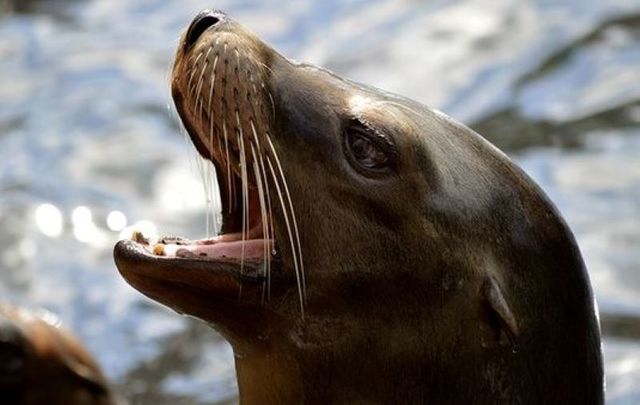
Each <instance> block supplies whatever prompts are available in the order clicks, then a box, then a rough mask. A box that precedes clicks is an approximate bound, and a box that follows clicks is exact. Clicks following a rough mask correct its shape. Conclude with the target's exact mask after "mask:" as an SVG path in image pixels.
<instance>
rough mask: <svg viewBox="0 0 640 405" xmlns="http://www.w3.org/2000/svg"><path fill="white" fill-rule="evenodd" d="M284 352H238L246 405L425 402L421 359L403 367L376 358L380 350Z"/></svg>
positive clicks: (402, 363) (409, 360)
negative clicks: (377, 351) (340, 352)
mask: <svg viewBox="0 0 640 405" xmlns="http://www.w3.org/2000/svg"><path fill="white" fill-rule="evenodd" d="M281 349H282V348H277V349H274V348H270V349H268V350H267V349H260V350H252V351H251V352H244V353H242V352H240V351H238V350H234V352H235V363H236V373H237V378H238V388H239V395H240V403H241V404H243V405H247V404H283V403H296V404H298V403H299V404H302V403H307V404H314V403H338V404H341V403H362V402H368V401H374V402H386V403H419V402H422V399H423V398H424V392H423V388H424V387H425V382H426V379H425V377H426V376H425V373H424V365H423V364H419V363H418V361H419V359H420V357H419V356H417V357H415V358H405V359H403V361H399V360H398V359H395V360H392V359H385V360H383V359H380V358H376V355H375V348H371V350H365V349H364V348H363V350H353V351H350V352H343V353H342V354H338V353H336V352H335V351H333V350H331V349H330V348H329V349H328V348H326V347H318V348H314V349H310V348H308V347H307V348H306V350H301V349H300V348H293V349H291V348H287V349H291V350H281ZM327 349H328V350H327ZM363 353H367V354H366V355H363Z"/></svg>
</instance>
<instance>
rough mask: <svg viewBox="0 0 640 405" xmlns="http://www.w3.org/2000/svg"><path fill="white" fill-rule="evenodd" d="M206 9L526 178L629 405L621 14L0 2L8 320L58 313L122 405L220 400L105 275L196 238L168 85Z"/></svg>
mask: <svg viewBox="0 0 640 405" xmlns="http://www.w3.org/2000/svg"><path fill="white" fill-rule="evenodd" d="M204 8H219V9H223V10H225V11H227V12H229V13H230V14H232V15H233V16H234V17H235V18H236V19H237V20H239V21H240V22H241V23H242V24H244V25H245V26H247V27H249V28H250V29H251V30H253V31H255V32H257V33H258V34H259V35H260V36H261V37H262V38H264V39H265V40H267V41H268V42H270V43H271V44H273V45H274V46H275V47H276V49H278V50H279V51H281V52H282V53H283V54H285V55H287V56H289V57H292V58H294V59H297V60H305V61H309V62H313V63H317V64H320V65H323V66H325V67H328V68H330V69H332V70H335V71H336V72H337V73H339V74H341V75H343V76H347V77H349V78H351V79H354V80H357V81H361V82H365V83H368V84H372V85H375V86H378V87H381V88H384V89H386V90H390V91H393V92H397V93H400V94H403V95H406V96H409V97H412V98H415V99H417V100H419V101H422V102H424V103H426V104H428V105H431V106H434V107H436V108H439V109H441V110H443V111H444V112H446V113H447V114H449V115H451V116H453V117H455V118H456V119H458V120H461V121H463V122H465V123H466V124H468V125H470V126H472V127H473V128H475V129H477V130H478V131H480V132H481V133H482V134H483V135H485V136H486V137H487V138H489V139H490V140H491V141H493V142H494V143H496V144H497V145H498V146H499V147H501V148H502V149H504V150H505V151H506V152H507V153H508V154H509V155H510V156H511V157H512V158H513V159H515V160H516V161H517V162H518V163H519V164H520V165H521V166H523V167H524V169H525V170H526V171H527V172H528V173H529V174H530V175H531V176H532V177H533V178H535V179H536V181H538V182H539V183H540V184H541V186H542V187H543V188H544V189H545V191H546V192H547V193H548V194H549V196H550V197H551V199H552V200H553V201H554V202H555V203H556V204H557V205H558V207H559V209H560V211H561V212H562V213H563V214H564V216H565V218H566V219H567V221H568V222H569V224H570V226H571V227H572V229H573V230H574V232H575V234H576V237H577V239H578V243H579V245H580V248H581V249H582V252H583V255H584V258H585V261H586V263H587V267H588V269H589V272H590V275H591V279H592V282H593V286H594V289H595V292H596V295H597V299H598V303H599V306H600V310H601V320H602V323H603V329H604V336H605V339H604V351H605V359H606V371H607V384H608V388H607V398H608V403H610V404H637V403H640V385H639V384H637V383H638V382H639V381H640V3H639V2H638V1H632V0H588V1H586V0H565V1H560V0H537V1H533V0H530V1H523V0H486V1H476V0H462V1H453V0H429V1H417V0H348V1H337V0H329V1H326V0H325V1H315V2H310V1H296V2H290V1H277V0H268V1H257V0H243V1H239V0H234V1H231V0H227V1H217V2H210V1H200V0H188V1H163V0H136V1H129V0H108V1H106V0H93V1H91V0H86V1H81V0H76V1H74V0H66V1H56V0H41V1H25V0H14V1H9V0H0V245H1V246H2V248H1V249H0V298H1V299H2V300H3V301H10V302H13V303H16V304H20V305H25V306H27V307H31V308H45V309H47V310H49V311H51V312H52V313H54V314H57V316H58V317H59V318H60V319H61V321H62V322H63V324H64V325H66V326H67V327H68V328H70V329H72V330H73V331H75V332H76V333H77V334H78V335H79V336H80V338H81V339H82V340H83V341H84V342H85V343H86V344H87V346H88V347H89V348H90V350H91V351H92V352H93V353H95V354H96V356H97V357H98V359H99V361H100V362H101V364H102V365H103V367H104V369H105V371H106V373H107V374H108V376H109V378H110V379H111V380H112V381H113V383H114V386H115V388H116V390H117V391H118V393H119V394H120V395H121V397H123V398H125V399H127V400H129V401H130V402H131V403H139V404H180V403H212V402H221V403H222V402H229V401H230V402H233V401H234V398H235V395H236V388H235V375H234V370H233V362H232V354H231V350H230V348H229V347H228V345H227V344H226V343H225V342H224V341H223V340H222V339H221V338H219V337H218V336H217V335H216V334H215V333H214V332H212V331H211V330H209V329H208V328H207V327H206V326H203V325H202V324H201V323H199V322H197V321H194V320H191V319H188V318H184V317H180V316H178V315H176V314H174V313H173V312H171V311H170V310H167V309H165V308H162V307H160V306H159V305H157V304H155V303H153V302H151V301H150V300H147V299H145V298H144V297H143V296H141V295H140V294H139V293H137V292H136V291H134V290H133V289H132V288H130V287H129V286H128V285H126V284H125V283H124V282H123V281H122V279H121V278H120V277H119V276H118V275H117V272H116V270H115V266H114V264H113V260H112V256H111V252H112V246H113V244H114V243H115V241H116V240H117V239H118V238H119V235H120V233H121V232H126V230H127V229H130V227H131V226H134V225H135V226H136V227H138V228H143V229H147V230H148V231H149V232H153V230H154V227H157V228H160V232H161V233H162V234H172V233H174V234H184V235H189V236H192V237H196V236H199V235H200V236H204V235H205V232H206V225H205V219H204V218H205V214H204V212H205V210H204V205H205V198H204V193H203V190H202V184H201V180H200V177H199V173H198V171H197V170H196V165H195V160H194V156H195V154H194V152H193V150H192V148H191V147H190V145H188V143H186V142H185V140H184V138H183V136H181V135H180V130H179V126H178V121H177V117H176V114H175V112H174V111H173V110H172V107H171V101H170V94H169V86H168V74H169V68H170V65H171V61H172V57H173V52H174V50H175V47H176V45H177V40H178V35H179V33H180V32H181V30H182V29H184V28H185V27H186V26H187V25H188V23H189V22H190V20H191V18H192V17H193V16H194V15H195V14H196V13H197V12H198V11H199V10H201V9H204ZM114 212H115V213H114ZM123 220H126V225H127V228H125V229H124V231H122V230H121V229H122V227H123V226H124V223H123ZM559 327H562V326H561V325H559Z"/></svg>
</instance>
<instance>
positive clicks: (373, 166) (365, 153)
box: [345, 121, 392, 173]
mask: <svg viewBox="0 0 640 405" xmlns="http://www.w3.org/2000/svg"><path fill="white" fill-rule="evenodd" d="M345 147H346V149H347V154H348V155H349V158H350V159H349V160H350V161H352V164H353V163H355V165H357V166H358V167H356V169H364V170H366V171H367V172H374V173H382V172H385V171H386V170H388V169H389V166H390V164H391V157H392V150H391V145H390V142H389V141H388V140H387V139H385V137H383V136H382V135H380V134H377V133H375V131H373V130H371V129H369V128H368V127H366V126H364V125H363V124H362V123H360V122H358V121H354V122H352V123H351V124H350V125H349V127H347V129H346V130H345Z"/></svg>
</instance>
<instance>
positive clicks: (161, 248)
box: [153, 243, 164, 256]
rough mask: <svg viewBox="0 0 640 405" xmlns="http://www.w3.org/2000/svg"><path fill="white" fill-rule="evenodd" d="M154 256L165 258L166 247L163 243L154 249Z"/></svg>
mask: <svg viewBox="0 0 640 405" xmlns="http://www.w3.org/2000/svg"><path fill="white" fill-rule="evenodd" d="M153 254H155V255H158V256H164V245H163V244H162V243H158V244H156V245H155V246H154V247H153Z"/></svg>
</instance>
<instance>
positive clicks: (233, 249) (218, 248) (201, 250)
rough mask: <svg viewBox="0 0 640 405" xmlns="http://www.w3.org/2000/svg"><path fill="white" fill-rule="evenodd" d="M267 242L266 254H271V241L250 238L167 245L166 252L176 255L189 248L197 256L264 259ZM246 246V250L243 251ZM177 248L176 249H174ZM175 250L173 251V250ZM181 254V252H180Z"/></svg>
mask: <svg viewBox="0 0 640 405" xmlns="http://www.w3.org/2000/svg"><path fill="white" fill-rule="evenodd" d="M265 242H266V254H267V255H269V254H270V251H271V241H268V240H265V239H249V240H246V241H242V240H238V241H233V242H217V243H214V244H207V245H186V246H185V245H181V246H177V245H169V246H171V247H169V246H166V248H165V252H166V254H167V255H169V256H174V255H176V252H178V251H180V250H183V249H184V250H188V251H190V252H191V253H193V254H195V255H196V256H202V257H205V256H206V257H210V258H225V257H231V258H236V259H242V258H243V257H244V258H245V259H263V258H264V255H265ZM243 247H244V252H243ZM174 249H175V250H174ZM171 250H173V251H171ZM178 256H180V254H178Z"/></svg>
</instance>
